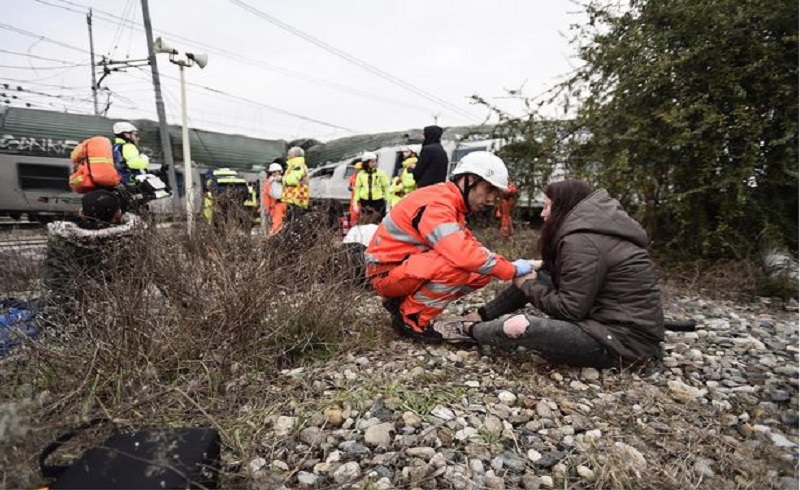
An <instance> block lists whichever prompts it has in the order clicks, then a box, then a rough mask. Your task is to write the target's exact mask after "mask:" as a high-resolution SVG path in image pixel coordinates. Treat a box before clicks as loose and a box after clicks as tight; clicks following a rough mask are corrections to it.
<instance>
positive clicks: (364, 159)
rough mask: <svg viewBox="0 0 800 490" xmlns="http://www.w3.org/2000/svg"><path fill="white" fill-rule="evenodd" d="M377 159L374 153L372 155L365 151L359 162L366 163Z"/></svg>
mask: <svg viewBox="0 0 800 490" xmlns="http://www.w3.org/2000/svg"><path fill="white" fill-rule="evenodd" d="M377 159H378V155H376V154H375V153H373V152H371V151H365V152H364V153H362V154H361V161H362V162H368V161H370V160H377Z"/></svg>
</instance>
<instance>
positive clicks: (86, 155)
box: [69, 136, 120, 194]
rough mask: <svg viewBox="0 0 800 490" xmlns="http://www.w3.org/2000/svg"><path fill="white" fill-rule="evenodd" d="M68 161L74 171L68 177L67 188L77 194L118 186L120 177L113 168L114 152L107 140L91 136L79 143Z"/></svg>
mask: <svg viewBox="0 0 800 490" xmlns="http://www.w3.org/2000/svg"><path fill="white" fill-rule="evenodd" d="M70 160H72V163H74V164H75V170H74V171H73V172H72V174H70V176H69V186H70V188H71V189H72V190H73V191H75V192H77V193H78V194H85V193H87V192H89V191H92V190H94V189H96V188H98V187H114V186H116V185H117V184H119V181H120V175H119V172H117V169H116V168H115V167H114V152H113V149H112V146H111V140H109V139H108V138H105V137H103V136H93V137H91V138H88V139H85V140H83V141H81V142H80V144H78V146H76V147H75V149H74V150H72V154H71V155H70Z"/></svg>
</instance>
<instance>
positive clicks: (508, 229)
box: [495, 182, 519, 240]
mask: <svg viewBox="0 0 800 490" xmlns="http://www.w3.org/2000/svg"><path fill="white" fill-rule="evenodd" d="M517 195H519V190H518V189H517V186H515V185H514V184H513V183H512V182H509V184H508V191H507V192H504V193H503V195H502V196H500V198H499V199H498V200H497V205H496V206H495V216H496V217H497V218H499V219H500V236H501V237H503V239H504V240H508V239H509V238H511V237H512V236H514V222H513V221H512V219H511V216H512V215H513V214H514V207H515V206H516V205H517Z"/></svg>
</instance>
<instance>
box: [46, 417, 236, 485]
mask: <svg viewBox="0 0 800 490" xmlns="http://www.w3.org/2000/svg"><path fill="white" fill-rule="evenodd" d="M104 422H110V420H108V419H106V418H95V419H91V420H90V421H88V422H86V423H85V424H83V425H82V426H80V427H78V428H76V429H74V430H71V431H68V432H66V433H64V434H61V435H60V436H59V437H58V438H57V439H56V441H55V442H53V443H51V444H50V445H49V446H47V448H45V450H44V451H43V452H42V453H41V454H40V455H39V467H40V468H41V471H42V476H44V477H45V478H48V479H52V478H54V479H55V481H54V482H53V483H51V484H50V485H49V486H47V488H50V489H53V490H55V489H57V488H81V489H90V488H98V489H100V488H102V489H110V488H131V489H138V488H166V489H170V488H172V489H186V488H217V485H218V477H219V469H220V465H221V458H220V453H221V449H222V441H221V439H220V436H219V433H218V432H217V431H216V430H214V429H207V428H175V429H154V430H140V431H136V432H130V433H123V432H119V431H114V433H113V434H112V435H111V436H110V437H109V438H108V439H106V440H105V441H104V442H103V443H102V444H100V445H98V446H96V447H93V448H90V449H88V450H87V451H86V452H84V453H83V454H82V455H81V456H80V457H78V458H77V459H75V460H73V461H72V463H71V464H69V465H67V466H62V465H50V464H47V460H48V458H49V457H50V455H51V454H53V453H55V452H57V451H58V450H59V449H60V448H61V447H62V446H63V445H64V444H65V443H66V442H67V441H69V440H70V439H72V438H73V437H75V436H76V435H78V434H80V433H81V432H82V431H84V430H86V429H88V428H90V427H92V426H95V425H98V424H100V423H104Z"/></svg>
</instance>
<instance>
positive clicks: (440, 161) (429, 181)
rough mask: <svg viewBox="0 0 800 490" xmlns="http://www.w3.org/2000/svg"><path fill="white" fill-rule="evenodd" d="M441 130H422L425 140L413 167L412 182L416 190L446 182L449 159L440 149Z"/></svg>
mask: <svg viewBox="0 0 800 490" xmlns="http://www.w3.org/2000/svg"><path fill="white" fill-rule="evenodd" d="M442 133H443V130H442V128H440V127H439V126H426V127H425V129H423V130H422V134H423V135H424V136H425V139H424V140H423V141H422V150H421V151H420V152H419V160H418V161H417V166H416V167H414V182H416V183H417V189H420V188H422V187H427V186H429V185H433V184H438V183H440V182H445V181H447V170H448V166H449V163H450V162H449V159H448V158H447V152H445V151H444V148H443V147H442Z"/></svg>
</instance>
